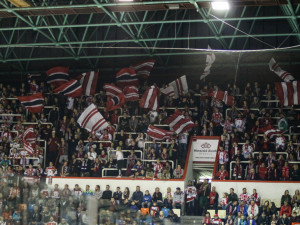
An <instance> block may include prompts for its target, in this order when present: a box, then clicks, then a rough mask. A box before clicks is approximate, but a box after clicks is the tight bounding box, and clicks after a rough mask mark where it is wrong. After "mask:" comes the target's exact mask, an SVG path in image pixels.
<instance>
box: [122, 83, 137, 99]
mask: <svg viewBox="0 0 300 225" xmlns="http://www.w3.org/2000/svg"><path fill="white" fill-rule="evenodd" d="M123 93H124V95H125V102H129V101H137V100H139V89H138V88H137V87H136V86H126V87H125V88H124V89H123Z"/></svg>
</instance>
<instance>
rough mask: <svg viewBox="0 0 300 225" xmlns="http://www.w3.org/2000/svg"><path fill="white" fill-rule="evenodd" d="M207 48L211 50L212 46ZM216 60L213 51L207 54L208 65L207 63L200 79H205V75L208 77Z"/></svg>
mask: <svg viewBox="0 0 300 225" xmlns="http://www.w3.org/2000/svg"><path fill="white" fill-rule="evenodd" d="M207 49H208V50H211V48H210V46H208V47H207ZM215 60H216V56H215V54H214V53H213V52H211V53H209V54H207V55H206V65H205V68H204V71H203V73H202V74H201V76H200V80H202V79H204V78H205V77H207V76H208V75H209V74H210V68H211V66H212V64H213V63H214V62H215Z"/></svg>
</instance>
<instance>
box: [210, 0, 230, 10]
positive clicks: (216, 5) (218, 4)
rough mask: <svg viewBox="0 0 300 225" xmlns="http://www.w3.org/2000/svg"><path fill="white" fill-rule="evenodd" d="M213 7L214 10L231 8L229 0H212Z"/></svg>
mask: <svg viewBox="0 0 300 225" xmlns="http://www.w3.org/2000/svg"><path fill="white" fill-rule="evenodd" d="M211 7H212V8H213V9H214V10H228V9H229V8H230V6H229V3H228V2H227V1H213V2H211Z"/></svg>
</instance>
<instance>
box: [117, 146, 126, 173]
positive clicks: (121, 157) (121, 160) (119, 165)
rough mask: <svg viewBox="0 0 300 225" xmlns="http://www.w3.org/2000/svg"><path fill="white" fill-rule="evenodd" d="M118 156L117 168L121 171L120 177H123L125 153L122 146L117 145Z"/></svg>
mask: <svg viewBox="0 0 300 225" xmlns="http://www.w3.org/2000/svg"><path fill="white" fill-rule="evenodd" d="M116 150H117V151H116V156H115V157H116V158H117V169H118V171H119V176H118V178H120V177H122V168H123V164H124V154H123V152H122V150H121V148H120V147H117V149H116Z"/></svg>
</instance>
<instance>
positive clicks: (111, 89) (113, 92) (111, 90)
mask: <svg viewBox="0 0 300 225" xmlns="http://www.w3.org/2000/svg"><path fill="white" fill-rule="evenodd" d="M103 89H104V90H105V93H106V95H107V96H108V97H111V98H112V97H115V96H117V95H118V94H121V93H122V89H121V88H119V87H117V86H115V85H114V84H105V85H104V86H103Z"/></svg>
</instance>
